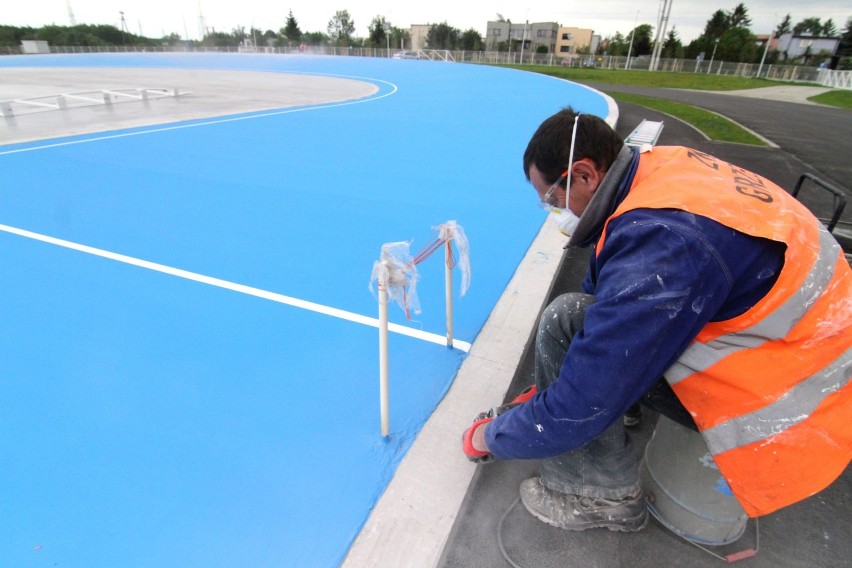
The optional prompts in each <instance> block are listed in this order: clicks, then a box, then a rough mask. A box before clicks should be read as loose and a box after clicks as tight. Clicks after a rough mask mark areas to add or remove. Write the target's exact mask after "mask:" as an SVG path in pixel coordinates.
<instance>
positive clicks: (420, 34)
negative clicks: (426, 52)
mask: <svg viewBox="0 0 852 568" xmlns="http://www.w3.org/2000/svg"><path fill="white" fill-rule="evenodd" d="M430 29H432V24H411V29H409V30H408V35H409V37H410V38H411V48H410V49H411V50H412V51H419V50H421V49H425V48H426V37H427V36H428V35H429V30H430Z"/></svg>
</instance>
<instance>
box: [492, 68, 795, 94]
mask: <svg viewBox="0 0 852 568" xmlns="http://www.w3.org/2000/svg"><path fill="white" fill-rule="evenodd" d="M504 67H511V68H513V69H523V70H524V71H532V72H534V73H543V74H545V75H552V76H553V77H559V78H561V79H567V80H569V81H576V82H577V83H585V82H593V83H609V84H611V85H637V86H640V87H655V88H667V89H697V90H702V91H736V90H738V89H758V88H760V87H774V86H777V85H778V84H779V83H778V82H777V81H767V80H766V79H748V78H745V77H732V76H727V75H713V74H709V75H703V74H701V73H670V72H668V71H659V72H650V71H619V70H615V69H595V68H591V67H585V68H572V67H567V68H566V67H550V66H547V65H505V66H504Z"/></svg>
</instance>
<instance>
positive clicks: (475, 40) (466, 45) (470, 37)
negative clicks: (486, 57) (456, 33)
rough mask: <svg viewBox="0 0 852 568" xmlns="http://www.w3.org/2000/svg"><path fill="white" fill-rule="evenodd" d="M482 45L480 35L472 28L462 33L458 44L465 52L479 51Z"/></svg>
mask: <svg viewBox="0 0 852 568" xmlns="http://www.w3.org/2000/svg"><path fill="white" fill-rule="evenodd" d="M484 45H485V44H484V42H483V41H482V35H480V33H479V32H478V31H476V30H475V29H473V28H470V29H469V30H467V31H465V32H464V33H462V35H461V40H460V42H459V47H460V48H461V49H464V50H465V51H481V50H482V47H483V46H484Z"/></svg>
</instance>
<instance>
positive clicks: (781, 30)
mask: <svg viewBox="0 0 852 568" xmlns="http://www.w3.org/2000/svg"><path fill="white" fill-rule="evenodd" d="M791 31H793V21H792V20H791V19H790V14H787V15H786V16H784V19H783V20H781V23H780V24H778V27H777V28H775V33H774V34H773V35H774V36H775V37H781V36H782V35H784V34H788V33H790V32H791Z"/></svg>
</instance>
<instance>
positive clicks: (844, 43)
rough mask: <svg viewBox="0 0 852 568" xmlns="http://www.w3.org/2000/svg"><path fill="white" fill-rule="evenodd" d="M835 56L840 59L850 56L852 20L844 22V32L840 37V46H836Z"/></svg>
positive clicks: (851, 50)
mask: <svg viewBox="0 0 852 568" xmlns="http://www.w3.org/2000/svg"><path fill="white" fill-rule="evenodd" d="M837 55H839V56H841V57H849V56H852V18H849V19H848V20H846V30H844V32H843V35H841V36H840V45H838V46H837Z"/></svg>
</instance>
